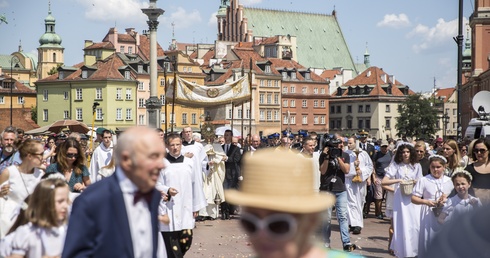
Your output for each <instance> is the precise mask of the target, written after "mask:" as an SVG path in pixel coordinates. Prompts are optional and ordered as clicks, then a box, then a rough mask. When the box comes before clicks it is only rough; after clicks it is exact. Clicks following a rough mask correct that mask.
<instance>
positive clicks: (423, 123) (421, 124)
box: [396, 94, 438, 138]
mask: <svg viewBox="0 0 490 258" xmlns="http://www.w3.org/2000/svg"><path fill="white" fill-rule="evenodd" d="M437 112H438V111H437V109H436V108H434V107H433V106H432V105H431V102H430V100H428V99H426V98H424V97H422V95H420V94H415V95H411V96H408V98H407V100H406V101H405V103H403V104H402V105H399V106H398V113H400V116H399V117H397V118H396V122H397V123H396V129H397V130H398V133H397V134H396V135H397V136H399V137H401V136H407V137H414V138H428V137H430V136H432V135H434V134H435V133H436V131H437V122H438V117H437Z"/></svg>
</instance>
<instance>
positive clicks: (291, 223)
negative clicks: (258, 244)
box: [240, 212, 298, 238]
mask: <svg viewBox="0 0 490 258" xmlns="http://www.w3.org/2000/svg"><path fill="white" fill-rule="evenodd" d="M240 223H241V224H242V227H243V228H244V229H245V231H246V232H247V233H248V234H250V235H254V234H257V233H258V231H260V230H263V231H265V232H266V233H267V234H268V235H269V236H270V237H274V238H288V237H291V236H293V235H294V234H296V230H297V228H298V223H297V221H296V218H294V216H292V215H290V214H285V213H276V214H272V215H269V216H266V217H264V218H262V219H260V218H258V217H257V216H255V215H253V214H251V213H247V212H242V214H241V215H240Z"/></svg>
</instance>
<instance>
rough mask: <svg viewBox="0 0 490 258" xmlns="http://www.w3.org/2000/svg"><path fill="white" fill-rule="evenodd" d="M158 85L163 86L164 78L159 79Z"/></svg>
mask: <svg viewBox="0 0 490 258" xmlns="http://www.w3.org/2000/svg"><path fill="white" fill-rule="evenodd" d="M160 86H162V87H163V86H165V78H161V79H160Z"/></svg>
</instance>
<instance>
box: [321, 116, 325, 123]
mask: <svg viewBox="0 0 490 258" xmlns="http://www.w3.org/2000/svg"><path fill="white" fill-rule="evenodd" d="M320 124H322V125H324V124H325V116H320Z"/></svg>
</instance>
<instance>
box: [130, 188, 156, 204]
mask: <svg viewBox="0 0 490 258" xmlns="http://www.w3.org/2000/svg"><path fill="white" fill-rule="evenodd" d="M152 195H153V191H149V192H147V193H142V192H141V191H136V192H134V200H133V205H135V204H136V203H137V202H138V201H139V200H141V199H144V200H146V203H148V205H149V204H150V202H151V198H152Z"/></svg>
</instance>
